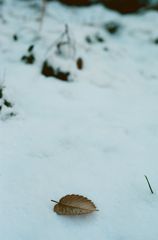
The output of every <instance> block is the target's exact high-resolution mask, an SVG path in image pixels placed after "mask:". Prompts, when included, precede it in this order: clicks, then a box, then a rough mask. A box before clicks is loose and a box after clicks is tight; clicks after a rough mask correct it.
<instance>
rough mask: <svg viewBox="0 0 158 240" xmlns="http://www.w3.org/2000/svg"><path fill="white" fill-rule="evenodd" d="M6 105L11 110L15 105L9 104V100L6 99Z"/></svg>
mask: <svg viewBox="0 0 158 240" xmlns="http://www.w3.org/2000/svg"><path fill="white" fill-rule="evenodd" d="M4 105H5V106H6V107H8V108H11V107H12V106H13V105H12V103H11V102H9V101H8V100H7V99H4Z"/></svg>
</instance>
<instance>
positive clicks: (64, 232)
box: [0, 0, 158, 240]
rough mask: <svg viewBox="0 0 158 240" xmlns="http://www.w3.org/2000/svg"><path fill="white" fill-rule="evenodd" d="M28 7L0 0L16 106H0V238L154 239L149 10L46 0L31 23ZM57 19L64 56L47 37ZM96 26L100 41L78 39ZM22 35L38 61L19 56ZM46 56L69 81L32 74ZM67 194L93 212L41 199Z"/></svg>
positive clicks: (153, 25)
mask: <svg viewBox="0 0 158 240" xmlns="http://www.w3.org/2000/svg"><path fill="white" fill-rule="evenodd" d="M31 6H32V5H31V2H27V1H17V0H16V1H15V0H14V1H12V0H7V1H6V3H5V4H4V5H3V6H1V19H0V31H1V35H0V76H1V85H4V86H5V88H4V97H5V98H7V99H8V100H9V101H11V102H12V104H13V108H12V109H9V110H8V109H7V110H6V109H2V111H1V112H0V196H1V197H0V239H1V240H35V239H38V240H44V239H47V240H52V239H57V240H63V239H66V240H67V239H70V240H71V239H75V240H81V239H91V240H98V239H99V240H103V239H107V240H123V239H128V240H133V239H134V240H148V239H150V240H157V236H158V228H157V212H158V197H157V188H158V187H157V186H158V185H157V182H158V174H157V169H158V162H157V156H158V148H157V146H158V107H157V101H158V72H157V56H158V45H156V44H154V42H153V41H154V39H155V38H156V37H158V31H157V25H158V13H157V12H152V11H151V12H147V13H144V14H139V15H126V16H122V15H119V14H118V13H114V12H112V11H110V10H107V9H105V8H104V7H102V6H100V5H96V6H92V7H88V8H82V9H80V8H69V7H65V6H63V5H60V4H58V3H49V4H48V6H47V12H46V14H45V17H44V21H43V24H42V27H41V28H40V23H39V21H38V19H39V16H40V13H39V9H38V8H36V7H34V8H33V7H31ZM37 6H38V5H37ZM109 21H114V22H117V23H119V25H120V29H119V30H118V32H117V33H116V34H110V33H108V32H107V31H105V29H104V28H103V26H104V24H105V23H107V22H109ZM65 24H67V25H68V26H69V34H70V38H71V43H73V44H72V45H73V46H75V52H74V54H70V55H69V54H68V53H69V49H70V53H72V52H71V50H72V49H71V47H72V45H71V44H70V46H68V50H66V53H65V49H64V52H63V54H65V56H62V57H61V56H57V55H56V46H55V45H53V43H56V42H57V41H58V39H60V36H61V34H62V33H63V32H64V31H65ZM14 34H17V36H18V41H13V35H14ZM95 34H99V36H101V37H102V38H103V39H104V40H105V41H104V42H103V43H99V42H95V41H94V42H93V43H92V44H88V43H86V41H85V37H86V36H87V35H89V36H91V37H92V38H95V37H94V36H95ZM31 44H35V49H34V53H35V57H36V61H35V63H34V64H32V65H29V64H25V63H24V62H22V61H21V60H20V59H21V57H22V56H23V55H25V54H27V49H28V47H29V46H30V45H31ZM105 47H106V48H108V51H105V50H104V48H105ZM48 49H49V52H48ZM78 57H82V58H83V60H84V68H83V70H81V71H80V70H77V68H76V64H75V61H76V59H77V58H78ZM46 58H47V59H49V61H50V62H52V64H53V66H55V65H56V66H60V67H61V68H62V69H64V70H69V71H70V72H71V73H72V79H73V81H70V82H63V81H60V80H58V79H55V78H53V77H51V78H46V77H45V76H43V75H41V73H40V72H41V66H42V63H43V61H44V60H45V59H46ZM8 111H9V112H10V111H11V112H12V111H13V112H14V113H15V114H16V116H12V117H6V114H7V113H8ZM7 116H8V115H7ZM144 175H147V176H148V178H149V180H150V182H151V185H152V188H153V190H154V194H153V195H152V194H151V193H150V190H149V188H148V185H147V182H146V180H145V178H144ZM71 193H74V194H81V195H84V196H86V197H88V198H90V199H91V200H92V201H94V203H95V204H96V206H97V208H98V209H99V212H96V213H94V214H91V215H87V216H77V217H63V216H58V215H56V214H55V213H54V212H53V211H52V209H53V204H52V203H51V201H50V200H51V199H54V200H59V199H60V198H61V197H62V196H64V195H66V194H71Z"/></svg>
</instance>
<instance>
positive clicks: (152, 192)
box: [144, 175, 154, 194]
mask: <svg viewBox="0 0 158 240" xmlns="http://www.w3.org/2000/svg"><path fill="white" fill-rule="evenodd" d="M144 177H145V179H146V181H147V183H148V186H149V189H150V191H151V194H154V191H153V190H152V187H151V185H150V182H149V179H148V177H147V176H146V175H144Z"/></svg>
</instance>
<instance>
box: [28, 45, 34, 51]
mask: <svg viewBox="0 0 158 240" xmlns="http://www.w3.org/2000/svg"><path fill="white" fill-rule="evenodd" d="M33 50H34V45H33V44H32V45H30V46H29V47H28V50H27V51H28V52H29V53H30V52H32V51H33Z"/></svg>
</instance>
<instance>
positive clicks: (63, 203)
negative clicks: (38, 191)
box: [51, 194, 98, 215]
mask: <svg viewBox="0 0 158 240" xmlns="http://www.w3.org/2000/svg"><path fill="white" fill-rule="evenodd" d="M51 201H52V202H56V201H54V200H51ZM56 203H57V204H56V205H55V206H54V212H56V213H57V214H59V215H81V214H87V213H92V212H94V211H98V210H97V209H96V206H95V205H94V203H93V202H92V201H91V200H89V199H88V198H86V197H83V196H80V195H74V194H72V195H66V196H64V197H62V198H61V199H60V200H59V202H56Z"/></svg>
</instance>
